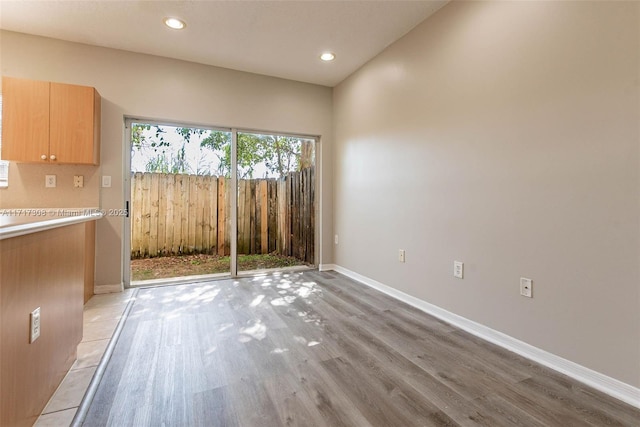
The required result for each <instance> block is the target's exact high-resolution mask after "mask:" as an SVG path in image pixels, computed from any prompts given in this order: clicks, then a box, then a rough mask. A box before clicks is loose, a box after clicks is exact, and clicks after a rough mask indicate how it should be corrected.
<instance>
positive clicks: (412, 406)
mask: <svg viewBox="0 0 640 427" xmlns="http://www.w3.org/2000/svg"><path fill="white" fill-rule="evenodd" d="M639 420H640V411H639V410H636V409H634V408H633V407H631V406H629V405H626V404H624V403H621V402H619V401H616V400H615V399H612V398H609V397H607V396H605V395H604V394H602V393H600V392H598V391H595V390H593V389H591V388H588V387H586V386H584V385H582V384H580V383H577V382H575V381H572V380H570V379H568V378H567V377H565V376H563V375H560V374H557V373H555V372H553V371H551V370H549V369H547V368H544V367H542V366H540V365H537V364H534V363H532V362H530V361H528V360H527V359H524V358H522V357H519V356H517V355H515V354H513V353H510V352H508V351H506V350H503V349H501V348H499V347H496V346H494V345H492V344H489V343H486V342H484V341H482V340H480V339H478V338H475V337H474V336H471V335H469V334H467V333H465V332H463V331H460V330H458V329H456V328H454V327H452V326H450V325H448V324H446V323H443V322H441V321H439V320H437V319H435V318H433V317H431V316H429V315H426V314H424V313H422V312H420V311H418V310H417V309H415V308H412V307H410V306H407V305H405V304H402V303H399V302H398V301H396V300H394V299H392V298H390V297H387V296H386V295H383V294H381V293H378V292H376V291H375V290H372V289H370V288H367V287H364V286H362V285H360V284H357V283H355V282H353V281H351V280H349V279H348V278H346V277H344V276H342V275H340V274H337V273H333V272H322V273H319V272H316V271H307V272H303V273H288V274H283V275H273V276H272V275H268V276H263V277H258V278H252V279H240V280H235V281H234V280H224V281H216V282H208V283H201V284H192V285H180V286H171V287H164V288H154V289H141V290H139V292H138V294H137V296H136V302H135V304H134V306H133V308H132V310H131V313H130V317H129V319H128V320H127V322H126V324H125V327H124V329H123V331H122V334H121V336H120V338H119V340H118V343H117V345H116V348H115V351H114V353H113V357H112V358H111V360H110V362H109V365H108V367H107V369H106V373H105V376H104V378H103V380H102V382H101V383H100V386H99V388H98V391H97V393H96V395H95V399H94V400H93V402H92V404H91V407H90V408H89V411H88V413H87V417H86V421H85V425H89V426H101V425H113V426H161V425H164V426H243V427H244V426H260V427H269V426H290V425H291V426H349V427H359V426H398V427H409V426H431V425H438V426H439V425H461V426H471V425H483V426H503V425H504V426H507V425H510V426H511V425H515V426H583V425H584V426H604V425H611V426H638V425H640V424H639Z"/></svg>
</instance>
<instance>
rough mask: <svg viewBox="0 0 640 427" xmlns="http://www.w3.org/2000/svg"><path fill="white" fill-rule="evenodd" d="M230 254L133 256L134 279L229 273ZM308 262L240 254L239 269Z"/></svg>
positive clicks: (290, 258)
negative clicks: (222, 255)
mask: <svg viewBox="0 0 640 427" xmlns="http://www.w3.org/2000/svg"><path fill="white" fill-rule="evenodd" d="M230 263H231V261H230V258H229V257H228V256H224V257H221V256H217V255H181V256H168V257H157V258H143V259H132V260H131V280H151V279H166V278H170V277H182V276H196V275H201V274H217V273H228V272H229V268H230V267H229V266H230V265H231V264H230ZM296 265H307V264H305V263H304V262H302V261H300V260H299V259H296V258H293V257H286V256H281V255H275V254H266V255H239V256H238V271H247V270H259V269H269V268H282V267H291V266H296Z"/></svg>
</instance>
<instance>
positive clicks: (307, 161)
mask: <svg viewBox="0 0 640 427" xmlns="http://www.w3.org/2000/svg"><path fill="white" fill-rule="evenodd" d="M171 128H172V127H169V126H158V125H149V124H142V123H136V124H133V125H132V129H131V142H132V149H133V150H138V151H139V152H148V151H150V150H153V152H155V153H156V155H155V156H154V157H152V158H151V159H149V160H148V161H147V162H146V165H145V170H146V171H147V172H159V173H196V174H199V175H204V174H209V173H210V171H211V168H200V167H198V166H194V165H190V164H188V163H189V162H188V161H187V159H186V147H187V144H189V143H190V141H191V139H192V138H193V137H194V136H197V137H198V138H197V139H198V140H200V148H201V149H205V150H210V151H211V152H212V153H213V154H214V155H215V156H216V157H217V158H218V164H217V165H216V167H215V168H214V170H213V171H212V172H214V173H215V174H216V175H219V176H225V177H230V176H231V133H230V132H223V131H211V130H207V129H198V128H190V127H177V128H172V129H173V130H174V132H175V133H176V134H177V135H179V136H180V137H181V138H180V142H179V144H180V146H179V148H178V150H177V154H176V155H168V154H167V149H168V148H169V147H170V146H171V145H172V142H171V141H170V140H168V137H167V136H168V135H167V129H171ZM171 139H173V140H175V138H171ZM174 144H175V142H174ZM237 152H238V175H239V176H240V177H241V178H253V177H254V173H255V172H256V168H257V167H258V165H263V167H264V168H265V169H266V171H267V172H268V173H269V174H271V175H276V176H283V175H285V174H286V173H288V172H292V171H295V170H300V169H302V168H305V167H309V166H311V165H313V155H314V152H313V142H311V141H304V140H301V139H298V138H291V137H285V136H278V135H259V134H249V133H238V150H237Z"/></svg>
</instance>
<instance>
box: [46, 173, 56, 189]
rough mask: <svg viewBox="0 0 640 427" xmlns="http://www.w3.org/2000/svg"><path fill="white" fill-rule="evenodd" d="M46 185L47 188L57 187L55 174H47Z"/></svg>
mask: <svg viewBox="0 0 640 427" xmlns="http://www.w3.org/2000/svg"><path fill="white" fill-rule="evenodd" d="M44 186H45V187H46V188H55V187H56V176H55V175H45V176H44Z"/></svg>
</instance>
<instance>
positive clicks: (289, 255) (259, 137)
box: [237, 132, 315, 274]
mask: <svg viewBox="0 0 640 427" xmlns="http://www.w3.org/2000/svg"><path fill="white" fill-rule="evenodd" d="M237 177H238V180H237V218H238V222H237V252H238V258H237V260H238V264H237V265H238V273H239V274H242V273H245V274H246V273H251V272H256V271H264V270H274V269H283V268H287V267H295V266H312V265H313V263H314V251H315V247H314V237H315V232H314V226H315V140H313V139H304V138H298V137H290V136H283V135H275V134H258V133H246V132H239V133H238V135H237Z"/></svg>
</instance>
